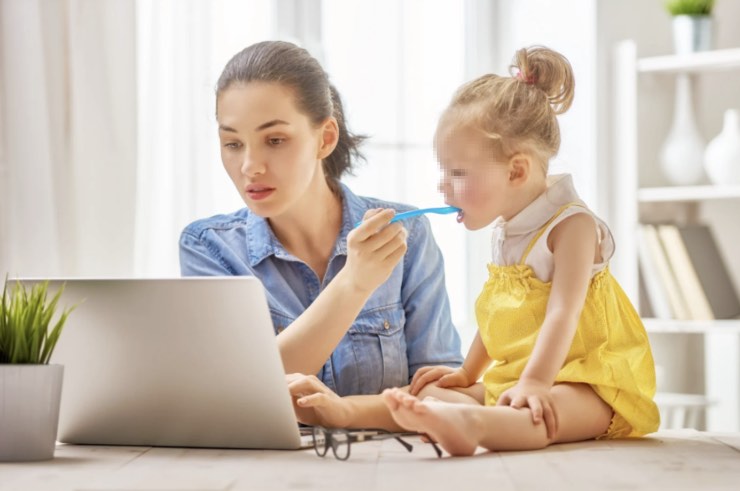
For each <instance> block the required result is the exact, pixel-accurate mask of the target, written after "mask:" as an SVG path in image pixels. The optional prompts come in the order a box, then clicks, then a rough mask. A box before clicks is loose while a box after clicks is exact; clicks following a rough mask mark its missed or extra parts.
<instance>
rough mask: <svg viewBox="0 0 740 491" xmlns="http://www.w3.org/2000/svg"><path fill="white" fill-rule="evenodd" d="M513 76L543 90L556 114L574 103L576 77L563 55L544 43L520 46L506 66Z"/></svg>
mask: <svg viewBox="0 0 740 491" xmlns="http://www.w3.org/2000/svg"><path fill="white" fill-rule="evenodd" d="M509 70H510V73H511V75H512V77H515V78H517V79H518V80H520V81H522V82H523V83H525V84H527V85H532V86H534V87H536V88H538V89H540V90H542V91H543V92H544V93H545V95H547V99H548V101H549V102H550V105H551V106H552V109H553V111H554V112H555V114H562V113H564V112H565V111H567V110H568V109H569V108H570V106H571V104H572V103H573V96H574V92H575V79H574V77H573V68H572V67H571V65H570V62H569V61H568V59H567V58H565V56H563V55H561V54H560V53H558V52H557V51H553V50H551V49H550V48H546V47H544V46H530V47H528V48H522V49H520V50H518V51H517V52H516V55H514V60H513V61H512V64H511V66H510V67H509Z"/></svg>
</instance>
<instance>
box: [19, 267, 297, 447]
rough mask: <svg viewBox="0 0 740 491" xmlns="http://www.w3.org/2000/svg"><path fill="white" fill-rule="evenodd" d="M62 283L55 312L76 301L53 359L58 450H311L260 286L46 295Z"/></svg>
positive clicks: (108, 287)
mask: <svg viewBox="0 0 740 491" xmlns="http://www.w3.org/2000/svg"><path fill="white" fill-rule="evenodd" d="M9 281H10V282H12V281H15V280H9ZM21 281H22V282H23V283H35V282H38V281H39V280H21ZM62 283H64V284H65V286H64V293H63V295H62V297H61V300H60V303H59V305H60V306H61V307H64V306H71V305H73V304H79V305H78V307H77V308H76V309H75V310H74V312H72V314H71V315H70V316H69V318H68V320H67V323H66V325H65V327H64V331H63V332H62V335H61V337H60V339H59V342H58V344H57V347H56V349H55V351H54V353H53V355H52V358H51V363H58V364H61V365H64V382H63V387H62V401H61V407H60V414H59V432H58V440H59V441H60V442H64V443H76V444H98V445H133V446H174V447H211V448H260V449H297V448H304V447H306V446H309V445H310V441H311V440H310V436H306V435H301V432H300V431H299V426H298V423H297V421H296V418H295V414H294V412H293V407H292V404H291V400H290V395H289V392H288V388H287V383H286V381H285V374H284V371H283V365H282V362H281V359H280V355H279V352H278V348H277V341H276V339H275V333H274V331H273V326H272V321H271V318H270V314H269V310H268V307H267V301H266V298H265V293H264V290H263V287H262V284H261V283H260V281H259V280H258V279H256V278H253V277H244V276H242V277H208V278H178V279H66V280H61V279H59V280H52V281H50V284H49V287H50V294H53V293H54V292H56V291H57V289H58V288H59V287H60V285H61V284H62ZM57 315H58V314H57ZM56 318H57V316H55V317H54V320H53V322H56V320H55V319H56Z"/></svg>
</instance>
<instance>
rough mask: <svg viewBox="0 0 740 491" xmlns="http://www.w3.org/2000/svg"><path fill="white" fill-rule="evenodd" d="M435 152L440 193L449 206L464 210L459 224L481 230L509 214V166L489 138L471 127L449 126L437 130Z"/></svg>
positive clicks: (461, 212)
mask: <svg viewBox="0 0 740 491" xmlns="http://www.w3.org/2000/svg"><path fill="white" fill-rule="evenodd" d="M435 150H436V153H437V160H438V161H439V166H440V180H439V184H438V189H439V191H440V192H441V193H442V194H443V195H444V198H445V203H447V204H448V205H451V206H456V207H458V208H460V209H461V211H460V213H458V217H457V220H458V222H460V223H463V224H464V225H465V228H467V229H468V230H478V229H480V228H483V227H485V226H487V225H488V224H490V223H491V222H493V221H494V220H495V219H496V218H497V217H499V216H501V215H505V214H506V213H507V211H508V206H507V205H509V204H510V202H511V200H510V192H511V190H510V187H509V166H508V165H507V163H505V162H501V161H499V160H500V159H498V158H497V156H496V155H495V152H494V150H493V146H492V144H491V141H490V140H489V139H488V138H486V137H485V136H484V135H483V134H482V133H480V132H479V131H477V130H476V129H474V128H472V127H470V126H461V125H457V124H452V123H450V124H445V125H442V126H440V127H439V128H438V130H437V135H436V137H435Z"/></svg>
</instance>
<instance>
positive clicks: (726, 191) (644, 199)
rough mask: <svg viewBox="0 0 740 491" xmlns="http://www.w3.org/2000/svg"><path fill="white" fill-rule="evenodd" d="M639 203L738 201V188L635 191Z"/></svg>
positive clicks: (711, 186) (664, 188)
mask: <svg viewBox="0 0 740 491" xmlns="http://www.w3.org/2000/svg"><path fill="white" fill-rule="evenodd" d="M637 199H638V201H639V202H640V203H658V202H666V201H712V200H720V199H740V186H720V185H714V186H713V185H707V186H665V187H656V188H641V189H638V190H637Z"/></svg>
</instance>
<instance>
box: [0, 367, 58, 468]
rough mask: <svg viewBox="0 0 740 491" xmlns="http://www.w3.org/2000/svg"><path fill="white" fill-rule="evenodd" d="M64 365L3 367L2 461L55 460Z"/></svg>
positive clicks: (0, 376)
mask: <svg viewBox="0 0 740 491" xmlns="http://www.w3.org/2000/svg"><path fill="white" fill-rule="evenodd" d="M63 375H64V367H63V366H62V365H0V462H11V461H16V462H17V461H31V460H49V459H52V458H54V448H55V447H56V440H57V425H58V423H59V403H60V400H61V395H62V378H63Z"/></svg>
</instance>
